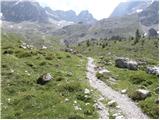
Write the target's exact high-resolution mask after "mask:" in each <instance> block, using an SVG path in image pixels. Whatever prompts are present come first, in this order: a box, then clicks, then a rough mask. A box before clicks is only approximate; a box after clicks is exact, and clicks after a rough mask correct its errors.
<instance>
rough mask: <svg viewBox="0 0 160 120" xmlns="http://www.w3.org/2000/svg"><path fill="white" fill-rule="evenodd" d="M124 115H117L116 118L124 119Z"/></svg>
mask: <svg viewBox="0 0 160 120" xmlns="http://www.w3.org/2000/svg"><path fill="white" fill-rule="evenodd" d="M123 118H124V117H123V116H122V115H120V116H117V117H116V118H115V119H123Z"/></svg>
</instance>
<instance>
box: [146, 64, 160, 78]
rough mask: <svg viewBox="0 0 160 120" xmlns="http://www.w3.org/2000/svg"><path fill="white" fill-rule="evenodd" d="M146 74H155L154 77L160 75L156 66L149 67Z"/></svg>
mask: <svg viewBox="0 0 160 120" xmlns="http://www.w3.org/2000/svg"><path fill="white" fill-rule="evenodd" d="M146 72H147V73H148V74H153V75H157V76H158V75H159V67H156V66H154V67H147V70H146Z"/></svg>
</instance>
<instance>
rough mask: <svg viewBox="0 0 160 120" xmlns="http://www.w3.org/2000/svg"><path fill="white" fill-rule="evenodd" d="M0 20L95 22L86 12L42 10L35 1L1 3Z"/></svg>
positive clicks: (16, 0) (14, 0) (18, 0)
mask: <svg viewBox="0 0 160 120" xmlns="http://www.w3.org/2000/svg"><path fill="white" fill-rule="evenodd" d="M1 12H2V15H3V16H2V19H3V20H6V21H12V22H22V21H34V22H35V21H38V22H54V21H67V22H75V23H78V22H84V23H93V22H95V21H96V19H95V18H93V16H92V14H90V13H89V12H88V11H82V12H81V13H80V14H79V15H76V13H75V12H74V11H72V10H69V11H62V10H56V11H54V10H52V9H50V8H49V7H46V8H43V7H42V6H40V4H39V3H38V2H35V1H29V0H25V1H20V0H12V1H4V0H2V1H1Z"/></svg>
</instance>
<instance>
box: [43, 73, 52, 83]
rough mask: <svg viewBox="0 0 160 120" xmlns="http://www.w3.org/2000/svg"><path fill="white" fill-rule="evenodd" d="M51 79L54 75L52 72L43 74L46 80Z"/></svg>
mask: <svg viewBox="0 0 160 120" xmlns="http://www.w3.org/2000/svg"><path fill="white" fill-rule="evenodd" d="M51 79H52V76H51V74H50V73H47V74H45V75H43V80H44V81H49V80H51Z"/></svg>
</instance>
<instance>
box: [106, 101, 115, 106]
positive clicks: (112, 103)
mask: <svg viewBox="0 0 160 120" xmlns="http://www.w3.org/2000/svg"><path fill="white" fill-rule="evenodd" d="M108 106H110V107H112V106H116V101H114V100H111V101H109V102H108Z"/></svg>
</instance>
